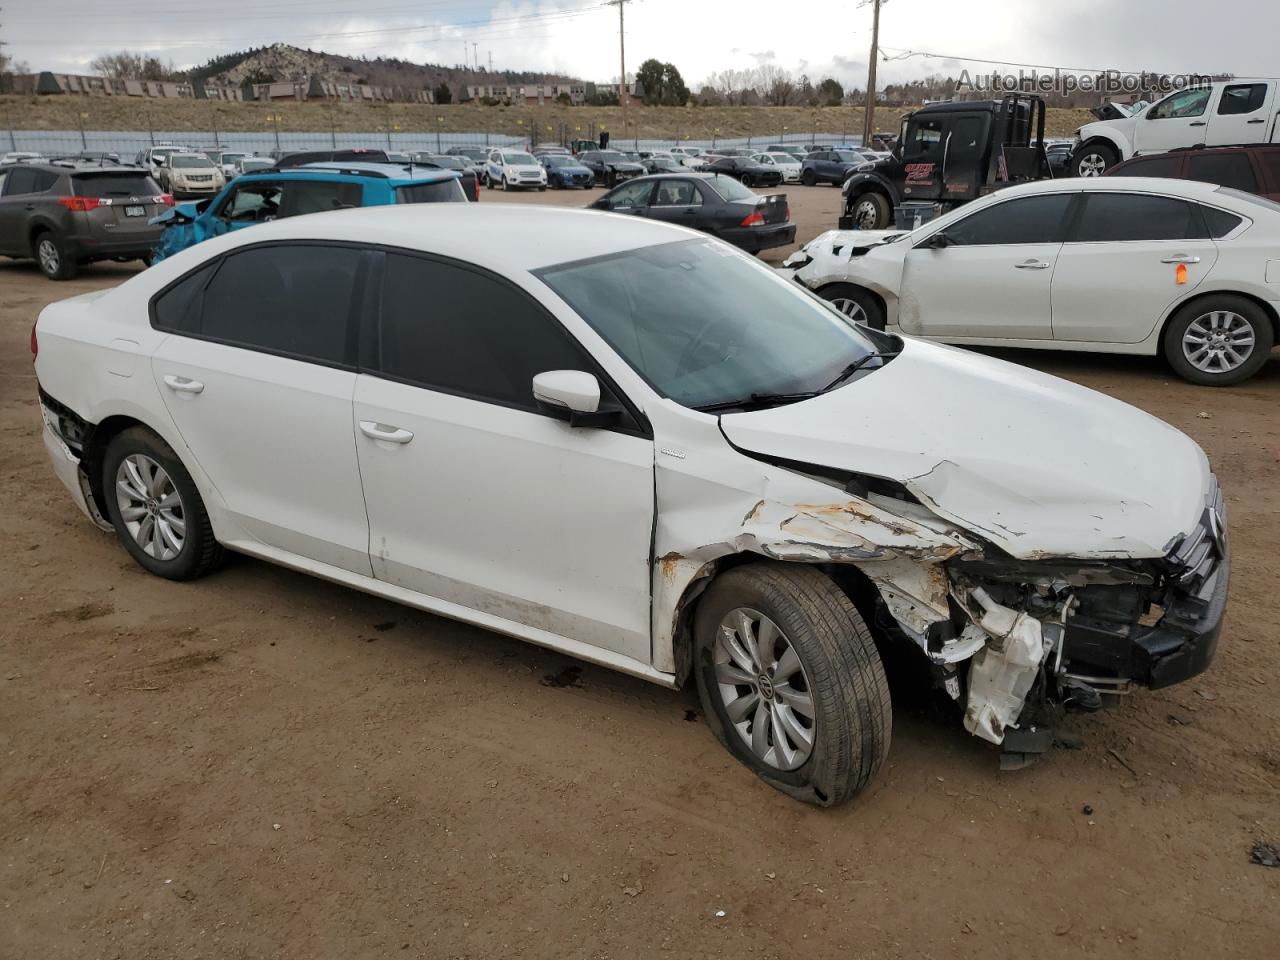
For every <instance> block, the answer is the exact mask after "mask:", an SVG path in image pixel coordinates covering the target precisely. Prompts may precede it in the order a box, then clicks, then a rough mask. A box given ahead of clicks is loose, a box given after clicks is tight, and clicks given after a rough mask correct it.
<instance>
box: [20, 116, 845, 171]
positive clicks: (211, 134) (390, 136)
mask: <svg viewBox="0 0 1280 960" xmlns="http://www.w3.org/2000/svg"><path fill="white" fill-rule="evenodd" d="M600 132H601V131H599V130H597V129H595V126H594V124H592V125H590V128H589V129H585V130H581V131H580V132H577V131H576V130H571V129H568V128H567V125H564V126H563V127H562V129H560V130H558V131H557V130H554V129H553V130H549V131H543V132H542V133H541V135H539V134H538V133H525V134H524V135H516V134H510V133H457V132H449V131H444V130H424V131H417V132H411V131H404V130H399V131H388V130H374V131H368V132H349V131H347V132H344V131H338V130H329V131H314V132H310V133H298V132H294V131H283V130H275V129H267V130H260V131H255V132H250V133H245V132H229V131H217V130H205V131H191V130H109V131H108V130H14V129H0V153H4V152H7V151H30V152H33V153H39V154H42V155H44V156H75V155H77V154H80V153H83V152H94V153H113V154H115V155H116V156H117V157H118V158H119V159H120V160H121V161H122V162H126V163H127V162H130V161H132V160H134V159H135V157H137V156H138V154H140V153H141V152H142V151H143V150H145V149H146V148H147V147H150V146H155V145H156V144H162V143H176V144H182V145H184V146H189V147H193V148H196V149H200V150H211V149H224V150H236V151H245V152H252V153H255V154H260V155H270V154H272V153H273V152H274V153H277V154H279V153H292V152H294V151H298V150H325V149H352V148H358V147H364V148H369V149H382V150H387V151H397V152H403V153H442V152H444V151H446V150H448V149H449V148H451V147H531V146H536V145H537V144H539V143H567V142H568V141H569V140H571V139H575V138H578V137H581V138H584V139H591V140H594V139H596V138H597V137H598V135H599V133H600ZM557 134H558V135H557ZM814 142H817V143H824V144H832V145H836V144H857V143H860V142H861V137H857V136H853V135H850V134H846V133H841V134H839V135H836V134H830V133H825V132H823V131H817V132H816V134H815V132H812V131H811V132H809V133H801V134H794V133H787V132H779V134H778V135H776V136H769V135H755V136H748V137H717V136H714V135H713V136H711V137H709V138H705V139H673V138H672V139H653V138H643V137H634V138H626V139H623V138H620V137H614V138H613V139H612V140H611V142H610V146H612V147H614V148H616V149H619V150H661V149H664V148H667V147H672V146H690V147H695V148H699V149H708V150H710V149H715V148H717V147H746V148H748V149H764V148H765V147H767V146H769V145H770V144H775V143H796V144H799V143H814Z"/></svg>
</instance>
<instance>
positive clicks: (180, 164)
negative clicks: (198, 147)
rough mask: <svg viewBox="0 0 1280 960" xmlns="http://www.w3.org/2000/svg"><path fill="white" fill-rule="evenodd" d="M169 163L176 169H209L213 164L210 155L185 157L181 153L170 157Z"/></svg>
mask: <svg viewBox="0 0 1280 960" xmlns="http://www.w3.org/2000/svg"><path fill="white" fill-rule="evenodd" d="M169 164H170V165H171V166H172V167H173V169H175V170H207V169H208V168H209V167H212V166H213V164H212V163H210V162H209V158H208V157H195V156H192V157H185V156H182V155H181V154H179V155H177V156H173V157H170V158H169Z"/></svg>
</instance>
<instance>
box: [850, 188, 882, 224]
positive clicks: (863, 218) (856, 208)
mask: <svg viewBox="0 0 1280 960" xmlns="http://www.w3.org/2000/svg"><path fill="white" fill-rule="evenodd" d="M892 213H893V210H892V208H891V207H890V205H889V198H888V197H886V196H885V195H884V194H883V193H875V192H867V193H860V194H858V196H856V197H854V199H853V202H852V203H851V204H849V216H850V217H851V218H852V219H853V222H854V225H855V226H856V227H857V228H858V229H859V230H885V229H887V228H888V226H889V218H890V216H891V214H892Z"/></svg>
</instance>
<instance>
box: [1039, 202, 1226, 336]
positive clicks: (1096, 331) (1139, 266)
mask: <svg viewBox="0 0 1280 960" xmlns="http://www.w3.org/2000/svg"><path fill="white" fill-rule="evenodd" d="M1083 203H1084V206H1083V208H1082V210H1081V211H1080V214H1079V216H1078V217H1077V218H1076V223H1075V228H1074V230H1073V231H1072V233H1071V235H1070V236H1069V237H1068V238H1067V241H1066V243H1064V244H1063V245H1062V252H1061V254H1059V256H1058V266H1057V269H1056V270H1055V271H1054V272H1053V337H1054V339H1055V340H1070V341H1082V342H1088V343H1139V342H1141V341H1143V340H1145V339H1146V338H1147V337H1148V336H1150V335H1151V331H1152V330H1153V329H1155V326H1156V324H1157V323H1158V322H1159V321H1160V319H1161V317H1163V316H1164V314H1165V312H1166V311H1167V310H1168V308H1169V306H1170V304H1172V303H1173V302H1174V301H1175V300H1180V299H1184V298H1185V297H1186V296H1187V294H1189V293H1190V292H1191V291H1193V290H1194V289H1195V288H1196V287H1197V286H1199V285H1200V283H1201V282H1202V281H1203V280H1204V278H1205V277H1206V276H1208V274H1209V271H1210V270H1212V269H1213V264H1214V262H1215V261H1216V260H1217V259H1218V248H1217V245H1216V244H1215V243H1214V242H1213V241H1212V240H1211V239H1210V238H1209V234H1208V227H1207V225H1206V223H1205V219H1204V215H1203V214H1202V213H1201V210H1200V207H1199V205H1198V204H1195V203H1192V202H1190V201H1188V200H1182V199H1180V198H1177V197H1166V196H1161V195H1158V194H1152V193H1119V192H1114V191H1109V190H1108V191H1105V192H1104V191H1088V192H1086V193H1085V194H1084V196H1083Z"/></svg>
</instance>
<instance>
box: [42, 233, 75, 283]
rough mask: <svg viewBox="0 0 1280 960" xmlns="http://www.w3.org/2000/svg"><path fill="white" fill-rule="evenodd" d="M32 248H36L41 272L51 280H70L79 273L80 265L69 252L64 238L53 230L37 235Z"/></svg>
mask: <svg viewBox="0 0 1280 960" xmlns="http://www.w3.org/2000/svg"><path fill="white" fill-rule="evenodd" d="M32 246H33V247H34V248H35V255H36V262H37V263H38V264H39V265H40V272H41V273H43V274H44V275H45V276H46V277H48V278H49V279H50V280H70V279H71V278H72V277H74V276H75V275H76V274H77V273H79V271H80V266H79V264H77V263H76V261H75V258H74V257H72V256H71V255H70V254H69V253H68V252H67V248H66V244H65V243H64V242H63V240H62V238H61V237H59V236H58V235H57V234H56V233H54V232H53V231H52V230H44V231H42V232H41V233H39V234H37V235H36V239H35V242H34V243H33V244H32Z"/></svg>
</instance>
